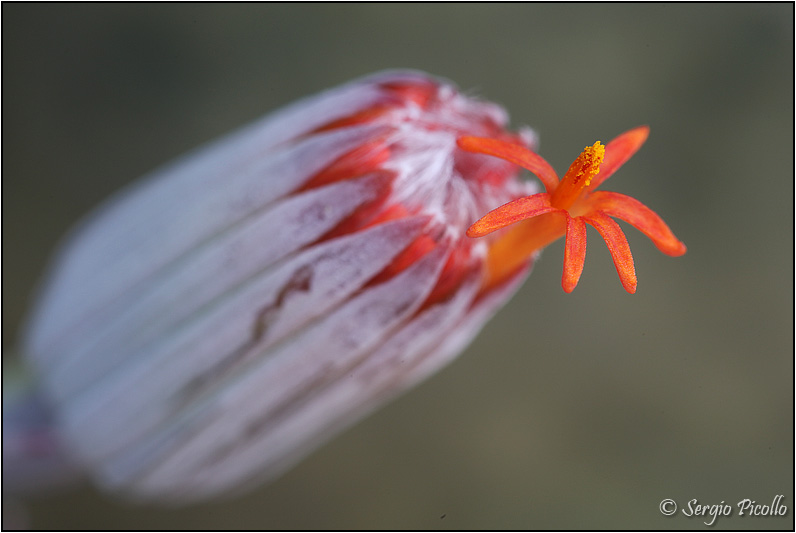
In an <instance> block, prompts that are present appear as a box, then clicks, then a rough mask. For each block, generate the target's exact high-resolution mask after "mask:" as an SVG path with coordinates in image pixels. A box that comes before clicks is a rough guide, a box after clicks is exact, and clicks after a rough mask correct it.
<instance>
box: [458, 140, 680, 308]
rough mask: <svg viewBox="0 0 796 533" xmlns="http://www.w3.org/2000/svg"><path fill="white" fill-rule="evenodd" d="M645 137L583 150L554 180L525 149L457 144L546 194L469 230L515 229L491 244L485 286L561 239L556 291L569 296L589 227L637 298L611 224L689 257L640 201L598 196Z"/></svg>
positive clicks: (627, 257)
mask: <svg viewBox="0 0 796 533" xmlns="http://www.w3.org/2000/svg"><path fill="white" fill-rule="evenodd" d="M648 135H649V128H648V127H647V126H640V127H638V128H635V129H632V130H630V131H627V132H625V133H623V134H622V135H620V136H619V137H617V138H616V139H614V140H612V141H611V142H609V143H608V144H607V145H606V146H603V145H602V144H600V141H597V142H596V143H594V145H593V146H587V147H586V148H585V149H584V150H583V152H581V154H580V155H579V156H578V158H577V159H576V160H575V162H573V163H572V165H571V166H570V167H569V170H568V171H567V173H566V174H565V175H564V178H563V179H561V180H559V178H558V176H557V175H556V172H555V170H553V167H551V166H550V164H549V163H548V162H547V161H545V160H544V159H543V158H542V157H541V156H539V155H538V154H536V153H534V152H532V151H531V150H528V149H527V148H525V147H523V146H518V145H516V144H511V143H508V142H505V141H500V140H496V139H488V138H482V137H460V138H459V139H458V141H457V143H458V145H459V147H460V148H462V149H463V150H466V151H468V152H475V153H481V154H487V155H492V156H497V157H500V158H501V159H505V160H506V161H510V162H512V163H515V164H517V165H520V166H522V167H524V168H526V169H528V170H530V171H531V172H533V173H534V174H536V176H538V177H539V179H540V180H541V181H542V183H543V184H544V186H545V189H546V190H547V192H546V193H540V194H534V195H532V196H525V197H523V198H518V199H516V200H513V201H511V202H509V203H507V204H505V205H502V206H500V207H498V208H497V209H494V210H492V211H490V212H489V213H487V214H486V215H485V216H484V217H482V218H481V219H480V220H478V221H477V222H476V223H475V224H473V225H472V226H471V227H470V229H468V230H467V236H468V237H483V236H484V235H487V234H489V233H492V232H493V231H496V230H499V229H501V228H505V227H506V226H509V225H514V226H513V227H512V228H511V229H509V230H508V231H507V232H505V233H504V234H503V235H501V236H500V237H498V238H497V239H495V240H494V241H493V242H492V243H491V246H490V252H489V258H488V261H487V267H488V268H487V270H488V274H487V282H486V285H487V286H489V285H491V284H493V283H497V282H499V281H500V280H502V279H504V278H505V276H507V275H508V274H510V273H511V272H513V271H514V270H516V269H517V268H518V267H519V266H520V265H522V264H524V263H525V262H526V261H527V258H528V257H529V256H530V255H531V254H533V253H534V252H536V251H538V250H540V249H542V248H544V247H545V246H547V245H548V244H550V243H552V242H553V241H555V240H557V239H558V238H560V237H562V236H564V235H566V246H565V249H564V274H563V276H562V280H561V285H562V287H563V288H564V291H565V292H572V291H573V290H574V289H575V287H576V286H577V284H578V280H579V279H580V275H581V273H582V272H583V263H584V260H585V259H586V224H589V225H591V226H593V227H594V228H595V229H596V230H597V231H598V232H599V233H600V236H601V237H602V238H603V240H605V244H607V245H608V250H609V251H610V252H611V257H612V258H613V260H614V265H615V266H616V270H617V272H618V273H619V279H620V280H621V281H622V286H623V287H624V288H625V290H626V291H627V292H629V293H631V294H632V293H635V292H636V285H637V281H636V270H635V267H634V266H633V256H632V254H631V253H630V246H629V245H628V243H627V239H626V238H625V234H624V233H623V232H622V229H621V228H620V227H619V225H618V224H617V223H616V222H614V221H613V219H611V218H610V217H616V218H619V219H621V220H624V221H625V222H628V223H629V224H631V225H632V226H634V227H635V228H637V229H638V230H639V231H641V232H642V233H644V234H645V235H646V236H647V237H649V238H650V239H651V240H652V242H653V243H655V246H657V247H658V249H659V250H660V251H661V252H663V253H665V254H666V255H670V256H674V257H676V256H680V255H683V254H684V253H685V251H686V247H685V244H683V243H682V242H680V241H679V240H678V239H677V237H675V236H674V233H672V231H671V230H670V229H669V227H668V226H667V225H666V223H665V222H664V221H663V220H662V219H661V217H659V216H658V215H657V214H656V213H654V212H653V211H652V210H651V209H650V208H648V207H647V206H645V205H644V204H642V203H641V202H639V201H638V200H636V199H634V198H631V197H629V196H625V195H624V194H619V193H616V192H608V191H595V189H596V188H597V187H599V186H600V184H601V183H602V182H604V181H605V180H606V179H608V178H609V177H610V176H611V175H612V174H613V173H614V172H616V170H617V169H618V168H619V167H621V166H622V165H623V164H624V163H625V162H626V161H627V160H628V159H630V158H631V157H632V156H633V154H634V153H636V151H637V150H638V149H639V148H641V145H642V144H644V141H646V140H647V136H648Z"/></svg>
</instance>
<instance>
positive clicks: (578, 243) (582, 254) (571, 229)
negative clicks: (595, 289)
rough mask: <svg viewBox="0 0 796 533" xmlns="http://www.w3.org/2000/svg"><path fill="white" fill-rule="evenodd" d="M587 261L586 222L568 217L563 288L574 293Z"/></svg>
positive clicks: (562, 278) (562, 279)
mask: <svg viewBox="0 0 796 533" xmlns="http://www.w3.org/2000/svg"><path fill="white" fill-rule="evenodd" d="M585 261H586V222H584V221H583V219H582V218H581V217H571V216H569V215H567V242H566V245H565V246H564V275H563V276H562V277H561V286H562V287H563V288H564V292H567V293H569V292H572V291H573V290H575V287H576V286H577V285H578V281H579V280H580V275H581V274H582V273H583V263H584V262H585Z"/></svg>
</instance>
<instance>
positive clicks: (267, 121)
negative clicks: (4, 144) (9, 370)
mask: <svg viewBox="0 0 796 533" xmlns="http://www.w3.org/2000/svg"><path fill="white" fill-rule="evenodd" d="M506 122H507V117H506V114H505V113H504V111H503V110H502V109H501V108H499V107H498V106H496V105H494V104H490V103H487V102H481V101H477V100H474V99H472V98H469V97H466V96H464V95H462V94H460V93H459V92H457V91H456V89H455V88H454V87H452V86H451V85H450V84H448V83H445V82H442V81H439V80H436V79H434V78H431V77H429V76H427V75H425V74H421V73H417V72H388V73H381V74H377V75H374V76H370V77H367V78H364V79H362V80H358V81H355V82H353V83H350V84H347V85H344V86H342V87H339V88H336V89H332V90H329V91H326V92H324V93H321V94H320V95H317V96H314V97H310V98H307V99H304V100H301V101H299V102H297V103H295V104H293V105H290V106H288V107H287V108H285V109H283V110H280V111H277V112H276V113H273V114H271V115H269V116H267V117H265V118H264V119H262V120H260V121H258V122H256V123H254V124H253V125H251V126H249V127H246V128H244V129H243V130H241V131H239V132H237V133H234V134H232V135H230V136H229V137H227V138H225V139H223V140H221V141H219V142H217V143H215V144H212V145H210V146H208V147H205V148H203V149H201V150H199V151H197V152H195V153H193V154H190V155H189V156H187V157H186V158H184V159H182V160H180V161H178V162H176V163H175V164H172V165H170V166H168V167H166V168H165V169H163V170H160V171H158V172H155V173H154V174H152V175H151V176H148V177H145V178H143V179H142V180H140V181H139V182H137V183H135V184H133V185H132V186H131V187H129V188H128V189H127V190H125V191H122V192H121V193H120V194H118V195H116V196H115V197H114V198H112V199H111V200H109V201H108V202H106V203H105V204H104V205H102V206H101V207H100V208H99V209H97V210H96V211H95V212H94V213H93V214H92V215H90V216H89V217H88V218H87V219H85V220H84V221H83V222H82V223H81V224H80V225H79V227H78V228H77V229H76V230H75V231H74V232H73V233H72V234H71V236H70V237H69V238H68V239H67V240H66V242H65V244H64V245H63V247H62V248H61V250H60V253H59V254H58V256H57V258H56V260H55V262H54V264H53V267H52V269H51V271H50V275H49V277H48V279H47V281H46V283H45V284H44V286H43V289H42V291H41V294H40V298H39V300H38V305H37V307H36V309H35V312H34V314H33V316H32V320H31V321H30V324H29V328H28V330H27V335H26V342H25V352H26V353H27V354H28V356H29V359H30V361H31V362H32V363H33V366H34V367H35V368H36V370H37V372H38V376H39V379H40V383H39V387H40V390H41V391H42V393H43V394H44V396H45V398H46V399H47V400H48V401H49V404H50V406H51V407H52V408H53V411H54V414H55V419H56V421H57V430H58V432H59V435H60V436H61V437H62V439H63V441H64V442H65V443H66V446H67V447H68V449H69V451H70V453H72V454H73V455H74V458H75V460H76V461H77V462H78V463H79V464H80V465H81V467H82V468H84V469H85V470H86V471H87V472H88V473H89V474H90V475H91V477H92V478H93V479H94V480H95V481H96V482H97V483H98V484H99V485H100V486H102V487H104V488H106V489H110V490H113V491H120V492H124V493H127V494H129V495H133V496H135V497H138V498H143V499H158V500H161V501H183V502H186V501H192V500H198V499H203V498H209V497H213V496H216V495H220V494H222V493H227V492H229V491H232V490H240V489H242V488H248V487H252V486H254V485H255V484H256V483H259V482H262V481H264V480H267V479H270V478H273V477H274V476H276V475H278V474H280V473H282V472H283V471H285V470H286V469H287V468H289V467H290V466H291V465H293V464H294V463H295V462H296V461H298V460H300V459H301V458H302V457H304V456H305V455H306V454H307V453H309V452H311V451H312V450H313V449H315V448H316V447H317V446H319V445H320V444H321V443H323V442H324V440H326V439H328V438H330V437H331V436H333V435H334V434H336V433H337V432H339V431H340V430H342V429H343V428H345V427H346V426H348V425H350V424H352V423H353V422H355V421H356V420H357V419H359V418H361V417H362V416H364V415H365V414H367V413H368V412H370V411H372V410H373V409H375V408H376V407H378V406H379V405H381V404H382V403H383V402H385V401H386V400H388V399H390V398H392V397H394V396H395V395H397V394H398V393H400V392H402V391H404V390H406V389H407V388H408V387H410V386H412V385H414V384H416V383H417V382H419V381H420V380H422V379H424V378H426V377H428V376H429V375H430V374H432V373H433V372H434V371H436V370H437V369H439V368H440V367H441V366H442V365H444V364H445V363H447V362H448V361H450V360H451V359H452V358H453V357H455V356H456V355H457V354H458V353H459V352H460V351H461V350H462V349H464V347H465V346H467V344H468V343H469V342H470V341H471V339H472V338H473V337H474V336H475V335H476V334H477V333H478V331H479V330H480V328H481V327H482V326H483V325H484V323H485V322H486V321H487V320H489V318H490V317H491V316H492V315H493V313H495V312H496V310H497V309H498V308H499V307H500V306H501V305H503V304H504V303H505V302H506V300H507V299H508V298H509V297H510V296H511V295H512V293H513V291H514V290H515V289H516V288H517V287H518V285H519V283H520V282H521V281H522V279H523V278H524V277H525V275H526V274H527V272H528V269H529V265H530V262H531V259H532V258H529V259H528V261H526V262H525V263H524V264H522V265H521V266H520V267H519V268H517V269H516V270H515V271H514V272H512V273H511V274H510V275H507V276H505V277H504V278H503V279H501V280H499V282H495V280H494V279H493V280H491V281H490V282H489V283H488V284H487V283H486V282H485V279H486V276H485V263H486V257H487V254H488V251H489V243H490V239H491V238H492V237H491V236H487V237H484V238H481V239H471V238H468V237H466V235H465V232H466V231H467V228H468V227H469V226H470V225H471V224H472V223H473V222H475V221H476V220H478V219H479V218H480V217H481V216H483V215H484V214H485V213H487V212H489V211H490V210H492V209H495V208H497V207H498V206H500V205H502V204H505V203H506V202H509V201H511V200H514V199H516V198H519V197H522V196H527V195H530V194H534V193H535V192H537V191H536V189H535V188H534V186H533V185H532V184H531V183H529V182H522V181H520V180H518V179H517V167H516V166H515V165H514V164H512V163H509V162H506V161H503V160H501V159H497V158H493V157H489V156H485V155H482V154H474V153H470V152H467V151H465V150H462V149H460V148H459V147H457V143H456V141H457V138H459V137H461V136H463V135H472V136H480V137H490V138H494V139H499V140H503V141H506V142H511V143H514V144H522V145H525V146H528V147H533V144H534V136H533V134H532V132H531V131H530V130H525V131H522V132H521V133H519V134H513V133H510V132H508V131H506V130H505V129H504V128H505V126H506Z"/></svg>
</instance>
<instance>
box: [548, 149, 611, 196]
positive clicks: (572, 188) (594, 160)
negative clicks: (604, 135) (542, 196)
mask: <svg viewBox="0 0 796 533" xmlns="http://www.w3.org/2000/svg"><path fill="white" fill-rule="evenodd" d="M604 157H605V146H603V145H602V144H600V141H597V142H596V143H594V145H593V146H587V147H586V148H584V149H583V151H582V152H581V153H580V155H579V156H578V158H577V159H575V161H574V162H573V163H572V165H570V167H569V170H567V173H566V174H565V175H564V178H563V179H562V180H561V183H559V185H558V188H557V189H556V190H555V192H554V193H553V195H552V197H551V198H550V204H551V205H552V206H553V207H555V208H558V209H569V208H570V207H572V204H574V203H575V200H577V199H578V197H579V196H580V195H581V193H582V192H583V190H584V189H585V188H586V187H588V186H589V184H590V183H591V180H592V178H593V177H594V176H596V175H597V173H598V172H600V164H601V163H602V162H603V158H604Z"/></svg>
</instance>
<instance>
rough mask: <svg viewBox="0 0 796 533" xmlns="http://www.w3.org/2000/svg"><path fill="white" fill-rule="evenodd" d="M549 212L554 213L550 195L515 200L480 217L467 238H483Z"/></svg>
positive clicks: (554, 209)
mask: <svg viewBox="0 0 796 533" xmlns="http://www.w3.org/2000/svg"><path fill="white" fill-rule="evenodd" d="M551 211H556V208H554V207H552V206H551V205H550V195H549V194H547V193H539V194H534V195H532V196H524V197H522V198H517V199H516V200H513V201H511V202H509V203H507V204H503V205H501V206H500V207H498V208H497V209H493V210H492V211H490V212H489V213H487V214H486V215H484V216H483V217H481V219H480V220H478V221H477V222H476V223H475V224H473V225H472V226H470V229H468V230H467V236H468V237H483V236H484V235H488V234H490V233H492V232H493V231H496V230H499V229H500V228H505V227H506V226H508V225H510V224H514V223H515V222H519V221H520V220H525V219H526V218H532V217H535V216H538V215H543V214H545V213H549V212H551Z"/></svg>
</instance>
